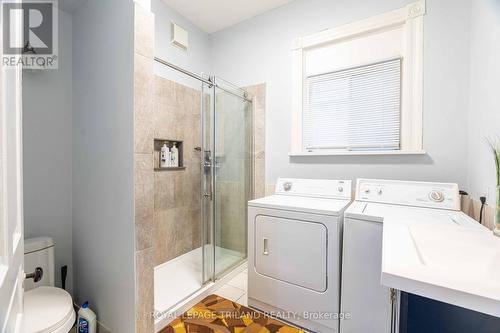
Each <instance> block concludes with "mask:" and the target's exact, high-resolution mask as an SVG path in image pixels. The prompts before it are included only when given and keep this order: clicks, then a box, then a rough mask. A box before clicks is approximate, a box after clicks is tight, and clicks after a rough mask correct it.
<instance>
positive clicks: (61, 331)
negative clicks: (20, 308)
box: [23, 287, 75, 333]
mask: <svg viewBox="0 0 500 333" xmlns="http://www.w3.org/2000/svg"><path fill="white" fill-rule="evenodd" d="M23 317H24V318H23V322H24V332H25V333H68V332H69V331H70V329H71V328H72V327H73V324H74V323H75V310H74V309H73V300H72V299H71V295H70V294H69V293H68V292H67V291H65V290H63V289H60V288H54V287H38V288H35V289H32V290H29V291H26V292H25V293H24V316H23Z"/></svg>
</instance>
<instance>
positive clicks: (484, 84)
mask: <svg viewBox="0 0 500 333" xmlns="http://www.w3.org/2000/svg"><path fill="white" fill-rule="evenodd" d="M471 13H472V20H471V58H470V59H471V61H470V74H471V75H470V77H471V79H470V112H469V127H468V130H469V165H468V171H469V173H468V175H469V189H470V191H471V194H472V195H474V196H476V197H479V196H481V195H485V194H489V197H488V202H489V203H493V202H494V200H495V197H494V192H493V190H494V188H495V186H496V179H495V167H494V163H493V155H492V153H491V152H490V151H489V149H488V147H487V145H486V143H485V138H486V137H494V136H497V137H500V103H499V102H498V95H499V87H500V63H499V59H500V43H499V41H500V0H476V1H472V10H471Z"/></svg>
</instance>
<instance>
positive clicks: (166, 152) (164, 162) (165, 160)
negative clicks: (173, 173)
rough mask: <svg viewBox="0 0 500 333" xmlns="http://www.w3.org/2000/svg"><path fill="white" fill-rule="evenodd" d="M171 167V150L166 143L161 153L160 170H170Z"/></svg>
mask: <svg viewBox="0 0 500 333" xmlns="http://www.w3.org/2000/svg"><path fill="white" fill-rule="evenodd" d="M169 166H170V148H168V147H167V143H166V142H164V143H163V146H162V147H161V152H160V168H168V167H169Z"/></svg>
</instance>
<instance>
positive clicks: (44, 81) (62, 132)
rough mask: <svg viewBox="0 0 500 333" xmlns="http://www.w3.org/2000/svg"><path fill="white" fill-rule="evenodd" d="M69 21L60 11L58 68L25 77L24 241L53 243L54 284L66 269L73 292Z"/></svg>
mask: <svg viewBox="0 0 500 333" xmlns="http://www.w3.org/2000/svg"><path fill="white" fill-rule="evenodd" d="M71 39H72V18H71V15H70V14H68V13H66V12H64V11H59V69H57V70H48V71H39V70H35V71H24V73H23V144H24V147H23V160H24V166H23V177H24V180H23V182H24V232H25V238H30V237H39V236H50V237H52V238H53V239H54V242H55V244H56V248H55V249H56V251H55V266H56V267H55V268H56V285H57V286H61V280H60V267H61V266H63V265H68V277H67V280H66V288H67V289H68V290H69V291H70V292H71V290H72V289H73V287H72V285H73V281H72V280H73V274H72V272H73V265H72V244H71V238H72V237H71V236H72V231H71V230H72V223H71V220H72V214H71V149H72V147H71V141H72V137H71V118H72V115H71V112H72V105H71V103H72V101H71V96H72V88H71V87H72V42H71Z"/></svg>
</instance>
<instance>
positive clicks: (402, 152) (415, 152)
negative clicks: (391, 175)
mask: <svg viewBox="0 0 500 333" xmlns="http://www.w3.org/2000/svg"><path fill="white" fill-rule="evenodd" d="M426 153H427V152H426V151H425V150H389V151H315V152H290V153H288V156H290V157H304V156H387V155H388V156H390V155H425V154H426Z"/></svg>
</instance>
